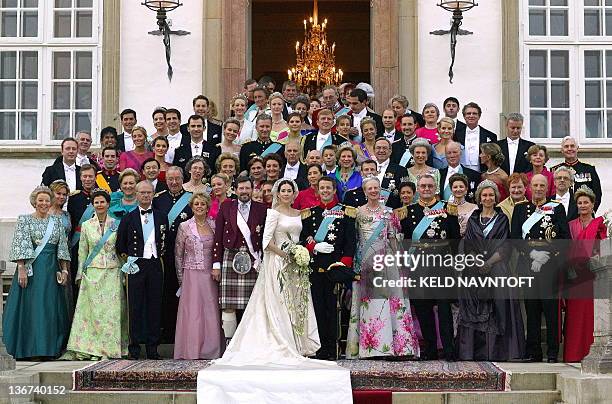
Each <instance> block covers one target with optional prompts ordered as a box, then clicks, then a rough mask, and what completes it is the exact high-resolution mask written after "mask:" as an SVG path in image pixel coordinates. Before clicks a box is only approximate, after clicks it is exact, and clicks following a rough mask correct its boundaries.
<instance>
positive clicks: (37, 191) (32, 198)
mask: <svg viewBox="0 0 612 404" xmlns="http://www.w3.org/2000/svg"><path fill="white" fill-rule="evenodd" d="M40 194H47V195H49V198H51V203H53V200H54V199H55V194H54V193H53V191H51V189H49V187H47V186H45V185H39V186H37V187H36V188H34V190H33V191H32V192H31V193H30V205H32V207H33V208H36V198H38V195H40Z"/></svg>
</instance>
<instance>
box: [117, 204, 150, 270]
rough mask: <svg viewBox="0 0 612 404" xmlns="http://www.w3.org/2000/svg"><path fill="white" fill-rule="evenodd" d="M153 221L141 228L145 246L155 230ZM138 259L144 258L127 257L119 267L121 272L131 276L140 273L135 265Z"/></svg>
mask: <svg viewBox="0 0 612 404" xmlns="http://www.w3.org/2000/svg"><path fill="white" fill-rule="evenodd" d="M151 216H153V213H151ZM138 220H140V217H139V218H138ZM154 221H155V219H153V220H151V221H149V223H145V224H144V226H143V227H142V235H143V237H144V243H145V244H146V242H147V240H148V239H149V237H150V236H151V233H152V232H153V229H154V228H155V224H154ZM143 250H144V245H143ZM139 258H144V257H133V256H129V257H127V261H126V262H125V264H123V266H122V267H121V272H124V273H126V274H128V275H133V274H135V273H138V272H139V271H140V268H138V265H137V264H136V260H138V259H139Z"/></svg>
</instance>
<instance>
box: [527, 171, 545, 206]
mask: <svg viewBox="0 0 612 404" xmlns="http://www.w3.org/2000/svg"><path fill="white" fill-rule="evenodd" d="M529 186H530V187H531V196H532V198H533V200H534V201H541V200H544V199H546V192H547V191H548V180H547V179H546V177H545V176H543V175H542V174H536V175H534V176H533V177H532V178H531V182H530V184H529Z"/></svg>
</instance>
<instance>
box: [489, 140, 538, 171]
mask: <svg viewBox="0 0 612 404" xmlns="http://www.w3.org/2000/svg"><path fill="white" fill-rule="evenodd" d="M497 144H498V145H499V147H500V148H501V151H502V153H503V154H504V161H503V163H502V164H501V169H502V170H504V171H505V172H506V173H508V175H511V174H513V173H527V172H529V171H532V170H533V167H532V166H531V163H530V162H529V161H528V160H527V150H528V149H529V148H530V147H531V146H533V145H534V144H535V143H533V142H530V141H529V140H525V139H523V138H520V139H519V144H518V148H517V151H516V160H515V161H514V171H513V172H510V154H509V151H508V141H507V140H506V139H502V140H498V141H497Z"/></svg>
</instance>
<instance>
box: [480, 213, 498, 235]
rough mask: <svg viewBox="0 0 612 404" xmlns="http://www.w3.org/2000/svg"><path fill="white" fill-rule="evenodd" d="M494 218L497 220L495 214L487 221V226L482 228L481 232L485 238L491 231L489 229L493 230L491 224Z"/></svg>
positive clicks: (493, 222)
mask: <svg viewBox="0 0 612 404" xmlns="http://www.w3.org/2000/svg"><path fill="white" fill-rule="evenodd" d="M496 220H497V215H496V216H495V218H494V219H493V220H491V221H490V222H489V224H488V225H487V227H485V228H484V230H483V231H482V234H484V236H485V238H486V237H487V236H488V235H489V233H491V230H493V225H494V224H495V221H496Z"/></svg>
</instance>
